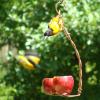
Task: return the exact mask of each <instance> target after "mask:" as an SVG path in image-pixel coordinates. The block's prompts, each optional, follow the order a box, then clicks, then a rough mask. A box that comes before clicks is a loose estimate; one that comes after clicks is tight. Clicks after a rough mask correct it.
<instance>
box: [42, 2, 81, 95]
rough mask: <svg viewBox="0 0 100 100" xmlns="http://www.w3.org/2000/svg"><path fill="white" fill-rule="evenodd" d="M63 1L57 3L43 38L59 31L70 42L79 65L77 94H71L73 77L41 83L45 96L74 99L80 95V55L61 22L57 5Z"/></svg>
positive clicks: (47, 79) (57, 78) (44, 80)
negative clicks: (53, 15) (54, 13)
mask: <svg viewBox="0 0 100 100" xmlns="http://www.w3.org/2000/svg"><path fill="white" fill-rule="evenodd" d="M62 2H63V0H61V1H59V2H58V3H57V4H56V6H55V7H56V12H57V14H58V15H57V16H56V17H53V18H52V19H51V21H50V23H49V24H48V30H47V31H46V32H45V33H44V36H53V35H55V34H57V33H59V32H60V31H63V33H64V34H65V36H66V38H67V39H68V40H69V41H70V43H71V45H72V46H73V48H74V50H75V53H76V57H77V59H78V64H79V84H78V92H77V94H75V95H73V94H71V92H72V90H73V87H74V78H73V76H71V75H69V76H55V77H53V78H44V79H43V81H42V91H43V92H44V93H45V94H47V95H54V96H63V97H76V96H80V95H81V91H82V62H81V59H80V54H79V52H78V49H77V47H76V45H75V43H74V42H73V40H72V39H71V36H70V33H69V32H68V31H67V29H66V27H65V26H64V22H63V20H62V16H61V13H60V10H58V5H59V4H61V3H62Z"/></svg>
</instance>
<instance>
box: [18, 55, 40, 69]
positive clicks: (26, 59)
mask: <svg viewBox="0 0 100 100" xmlns="http://www.w3.org/2000/svg"><path fill="white" fill-rule="evenodd" d="M17 60H18V61H19V63H20V64H21V65H22V66H23V67H24V68H26V69H28V70H34V69H35V68H36V67H38V66H39V65H38V64H39V62H40V58H39V57H38V56H36V55H34V54H25V55H18V56H17Z"/></svg>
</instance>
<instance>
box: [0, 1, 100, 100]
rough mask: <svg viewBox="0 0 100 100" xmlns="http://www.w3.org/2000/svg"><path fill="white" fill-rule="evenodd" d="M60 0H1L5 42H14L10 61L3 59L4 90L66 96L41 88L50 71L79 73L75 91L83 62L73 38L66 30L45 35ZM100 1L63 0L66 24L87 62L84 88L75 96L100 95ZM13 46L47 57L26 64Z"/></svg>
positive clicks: (0, 33)
mask: <svg viewBox="0 0 100 100" xmlns="http://www.w3.org/2000/svg"><path fill="white" fill-rule="evenodd" d="M56 2H57V1H56V0H0V47H2V46H4V45H5V44H8V45H9V47H10V48H9V53H8V56H7V59H8V61H7V62H6V63H3V62H2V63H0V69H4V70H5V73H2V74H1V75H0V79H1V81H0V91H2V92H0V96H2V95H5V97H6V96H8V95H9V96H10V95H11V94H12V95H11V96H13V98H14V100H17V99H18V100H28V99H29V100H47V99H48V100H66V98H62V97H54V96H47V95H45V94H43V93H41V85H42V79H43V78H44V77H52V76H55V75H69V74H72V75H73V76H74V78H75V82H76V84H75V89H74V93H76V92H77V82H78V65H77V59H76V56H75V52H74V50H73V48H72V46H71V45H70V43H69V41H68V40H66V38H65V36H64V34H63V33H60V34H59V35H57V36H54V37H49V38H48V39H44V36H43V33H44V32H45V30H46V29H47V25H48V22H49V21H50V19H51V18H52V17H53V16H55V15H56V11H55V8H54V6H55V3H56ZM99 4H100V1H99V0H92V1H91V0H65V1H64V3H63V4H62V5H61V11H62V15H63V18H64V21H65V25H66V27H67V28H68V30H69V32H70V33H71V36H72V39H73V40H74V41H75V43H76V45H77V48H78V49H79V52H80V55H81V59H82V62H83V93H82V96H81V97H79V98H73V99H74V100H84V99H86V100H99V93H100V89H99V88H100V73H99V71H100V67H99V66H100V57H99V55H100V35H99V33H100V6H99ZM12 48H16V49H17V50H18V53H19V54H20V53H21V52H25V51H33V52H35V51H36V52H38V54H39V55H40V58H41V63H40V69H36V70H34V71H27V70H25V69H24V68H23V67H22V66H21V65H19V63H18V62H17V61H16V59H15V58H14V53H13V51H12ZM1 76H2V77H1ZM2 84H3V86H2V87H1V85H2ZM2 100H3V99H2ZM4 100H6V99H4ZM70 100H72V99H70Z"/></svg>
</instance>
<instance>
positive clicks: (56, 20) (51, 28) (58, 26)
mask: <svg viewBox="0 0 100 100" xmlns="http://www.w3.org/2000/svg"><path fill="white" fill-rule="evenodd" d="M62 29H63V21H62V18H61V17H60V16H59V15H57V16H56V17H53V18H52V19H51V21H50V22H49V24H48V30H47V31H46V32H45V33H44V36H52V35H55V34H57V33H59V32H60V31H62Z"/></svg>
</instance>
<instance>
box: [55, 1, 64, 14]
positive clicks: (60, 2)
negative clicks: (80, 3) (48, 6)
mask: <svg viewBox="0 0 100 100" xmlns="http://www.w3.org/2000/svg"><path fill="white" fill-rule="evenodd" d="M63 1H64V0H60V1H59V2H57V3H56V4H55V9H56V12H57V13H58V15H60V10H58V5H60V4H62V3H63Z"/></svg>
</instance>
